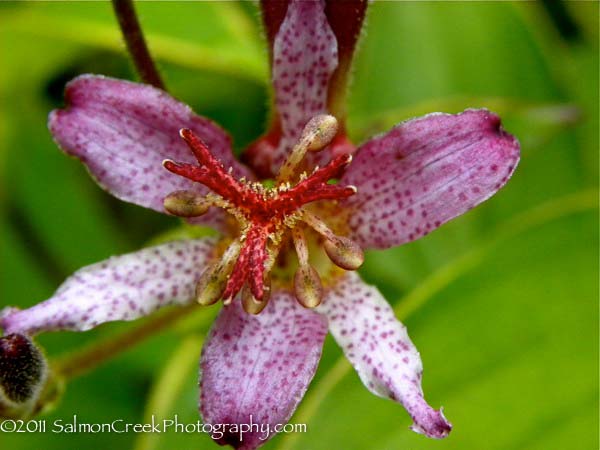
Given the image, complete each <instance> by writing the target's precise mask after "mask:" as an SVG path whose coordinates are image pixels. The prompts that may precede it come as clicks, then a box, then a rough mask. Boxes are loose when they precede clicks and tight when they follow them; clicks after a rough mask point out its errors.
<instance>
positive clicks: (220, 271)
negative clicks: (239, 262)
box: [196, 239, 242, 306]
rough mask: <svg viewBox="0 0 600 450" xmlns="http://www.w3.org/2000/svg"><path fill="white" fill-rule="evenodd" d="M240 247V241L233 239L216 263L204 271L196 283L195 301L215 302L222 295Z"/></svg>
mask: <svg viewBox="0 0 600 450" xmlns="http://www.w3.org/2000/svg"><path fill="white" fill-rule="evenodd" d="M241 248H242V246H241V244H240V241H239V240H238V239H236V240H235V241H233V242H232V243H231V244H230V245H229V247H228V248H227V250H226V251H225V254H224V255H223V257H222V258H221V261H219V262H218V263H217V264H215V265H213V266H211V267H209V268H208V269H206V270H205V271H204V273H203V274H202V275H201V276H200V279H199V280H198V284H197V285H196V301H197V302H198V303H199V304H201V305H202V306H208V305H212V304H214V303H216V302H217V301H219V299H220V298H221V297H222V295H223V292H224V291H225V286H226V285H227V280H228V279H229V275H230V274H231V271H232V270H233V266H234V265H235V262H236V259H237V257H238V255H239V253H240V249H241Z"/></svg>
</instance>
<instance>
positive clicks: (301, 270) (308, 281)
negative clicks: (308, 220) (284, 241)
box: [292, 227, 323, 308]
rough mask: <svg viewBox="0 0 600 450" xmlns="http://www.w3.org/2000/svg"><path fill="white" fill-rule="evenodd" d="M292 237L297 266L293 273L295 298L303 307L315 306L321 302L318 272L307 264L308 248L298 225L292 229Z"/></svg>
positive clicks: (321, 290)
mask: <svg viewBox="0 0 600 450" xmlns="http://www.w3.org/2000/svg"><path fill="white" fill-rule="evenodd" d="M292 238H293V240H294V246H295V248H296V253H297V255H298V263H299V267H298V270H296V274H295V275H294V293H295V294H296V299H297V300H298V302H300V304H301V305H302V306H304V307H305V308H315V307H316V306H319V304H320V303H321V299H322V297H323V285H322V284H321V278H320V277H319V274H318V272H317V271H316V270H315V269H314V268H313V267H311V266H310V265H309V264H308V248H307V246H306V239H305V238H304V233H302V230H300V229H299V228H298V227H296V228H294V229H293V230H292Z"/></svg>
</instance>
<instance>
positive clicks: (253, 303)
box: [242, 277, 271, 314]
mask: <svg viewBox="0 0 600 450" xmlns="http://www.w3.org/2000/svg"><path fill="white" fill-rule="evenodd" d="M263 290H264V293H263V298H262V300H258V299H257V298H256V297H255V296H254V295H253V294H252V291H251V290H250V287H249V286H248V284H245V285H244V287H243V288H242V306H243V307H244V311H246V312H247V313H248V314H259V313H260V312H261V311H262V310H263V309H265V306H267V303H269V299H270V297H271V281H270V279H269V278H268V277H267V280H265V281H264V283H263Z"/></svg>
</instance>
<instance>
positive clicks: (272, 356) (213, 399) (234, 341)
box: [200, 291, 327, 449]
mask: <svg viewBox="0 0 600 450" xmlns="http://www.w3.org/2000/svg"><path fill="white" fill-rule="evenodd" d="M326 333H327V324H326V321H325V318H324V317H322V316H321V315H319V314H316V313H315V312H314V311H311V310H308V309H304V308H303V307H301V306H300V305H299V304H298V302H297V301H296V299H295V298H294V296H293V295H292V294H291V293H289V292H283V291H275V292H274V293H273V295H272V298H271V300H270V302H269V304H268V305H267V307H266V308H265V309H264V310H263V311H262V312H261V313H260V314H258V315H256V316H254V315H250V314H247V313H246V312H244V310H243V309H242V307H241V306H240V301H239V300H236V301H234V302H233V303H232V304H231V305H229V306H225V307H223V309H222V310H221V312H220V314H219V316H218V318H217V320H216V321H215V323H214V325H213V328H212V330H211V332H210V335H209V337H208V340H207V342H206V344H205V345H204V349H203V352H202V359H201V362H200V369H201V381H200V392H201V397H200V410H201V413H202V417H203V418H204V422H205V423H211V424H218V423H229V424H250V423H253V424H255V425H254V427H255V428H253V429H252V430H251V431H249V432H247V433H245V434H244V435H243V436H242V440H241V441H240V435H239V433H235V432H226V433H225V435H224V436H223V437H222V438H220V439H215V440H216V441H217V442H218V443H219V444H221V445H225V444H229V445H232V446H233V447H235V448H241V449H255V448H257V447H259V446H260V445H262V444H264V443H265V442H266V440H267V438H271V437H272V436H273V427H274V425H276V424H279V423H281V424H285V423H286V422H287V421H288V420H289V418H290V416H291V415H292V413H293V412H294V410H295V409H296V406H297V405H298V402H299V401H300V399H301V398H302V397H303V395H304V392H305V391H306V389H307V388H308V384H309V383H310V381H311V380H312V378H313V375H314V373H315V370H316V368H317V364H318V362H319V359H320V357H321V349H322V346H323V340H324V339H325V335H326ZM256 424H258V425H256ZM267 424H268V425H269V426H270V428H271V434H269V435H268V436H267V435H266V434H265V433H264V429H265V427H266V426H267ZM261 426H262V427H263V428H262V429H261V428H260V427H261ZM256 427H258V429H257V428H256Z"/></svg>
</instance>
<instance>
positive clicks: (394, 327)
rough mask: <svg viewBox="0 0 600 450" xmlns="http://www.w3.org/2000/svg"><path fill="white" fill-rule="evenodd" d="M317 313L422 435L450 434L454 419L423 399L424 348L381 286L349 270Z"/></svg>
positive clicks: (376, 389) (373, 387) (367, 380)
mask: <svg viewBox="0 0 600 450" xmlns="http://www.w3.org/2000/svg"><path fill="white" fill-rule="evenodd" d="M317 311H318V312H319V313H321V314H324V315H325V316H327V319H328V320H329V331H330V332H331V334H332V335H333V337H334V338H335V340H336V341H337V343H338V344H339V345H340V347H342V349H343V350H344V354H345V355H346V357H347V358H348V359H349V360H350V362H351V363H352V365H353V366H354V368H355V369H356V371H357V372H358V375H359V376H360V379H361V380H362V382H363V383H364V384H365V386H367V388H368V389H369V390H370V391H371V392H373V393H374V394H375V395H378V396H380V397H386V398H389V399H392V400H395V401H398V402H400V403H401V404H402V405H403V406H404V407H405V408H406V410H407V411H408V413H409V414H410V416H411V417H412V419H413V421H414V425H413V427H412V428H413V430H415V431H417V432H418V433H422V434H424V435H426V436H428V437H432V438H438V439H439V438H443V437H446V436H447V435H448V433H449V432H450V430H451V429H452V426H451V425H450V423H449V422H448V421H447V420H446V418H445V417H444V415H443V414H442V412H441V410H439V411H436V410H434V409H433V408H431V406H429V405H428V404H427V402H426V401H425V399H424V398H423V390H422V388H421V376H422V373H423V365H422V363H421V357H420V355H419V352H418V351H417V349H416V348H415V346H414V344H413V343H412V341H411V340H410V338H409V337H408V333H407V332H406V327H405V326H404V325H402V324H401V323H400V322H399V321H398V320H397V319H396V317H395V315H394V311H393V310H392V308H391V307H390V305H389V304H388V303H387V302H386V301H385V299H384V298H383V297H382V295H381V294H380V293H379V291H378V290H377V289H376V288H375V287H372V286H368V285H366V284H365V283H364V282H363V281H362V280H361V279H360V277H359V276H358V275H357V274H356V273H348V274H346V275H345V276H344V277H343V278H342V279H340V280H339V281H338V282H337V283H336V284H335V285H334V287H332V288H330V289H329V290H328V291H326V293H325V296H324V299H323V303H322V304H321V305H320V306H319V307H317Z"/></svg>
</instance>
